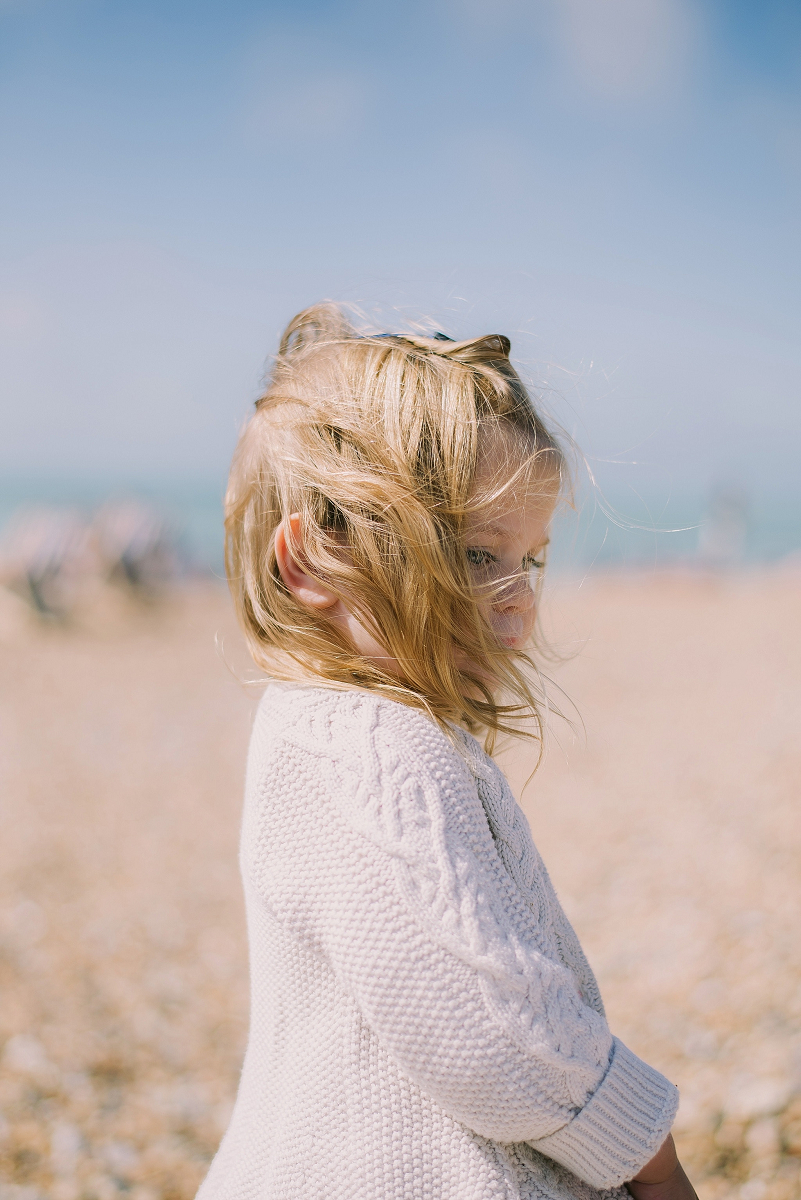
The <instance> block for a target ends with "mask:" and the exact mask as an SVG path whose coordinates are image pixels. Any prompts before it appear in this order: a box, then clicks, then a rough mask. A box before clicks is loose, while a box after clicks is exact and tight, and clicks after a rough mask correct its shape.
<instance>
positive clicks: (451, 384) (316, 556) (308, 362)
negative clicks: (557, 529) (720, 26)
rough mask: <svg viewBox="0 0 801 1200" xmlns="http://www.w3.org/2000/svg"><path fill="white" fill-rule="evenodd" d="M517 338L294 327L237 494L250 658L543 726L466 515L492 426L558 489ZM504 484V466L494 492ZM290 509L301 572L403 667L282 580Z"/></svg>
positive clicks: (244, 452)
mask: <svg viewBox="0 0 801 1200" xmlns="http://www.w3.org/2000/svg"><path fill="white" fill-rule="evenodd" d="M509 349H510V343H509V340H508V338H506V337H503V336H501V335H491V336H489V337H483V338H477V339H474V340H472V341H464V342H455V341H451V340H450V339H448V338H446V337H445V335H442V334H438V335H435V336H433V337H422V336H418V335H417V334H414V333H399V334H364V333H359V332H357V330H356V329H355V328H354V327H353V325H351V324H350V322H349V321H348V320H347V318H346V317H345V315H344V313H343V312H342V310H341V309H340V308H338V307H337V306H335V305H333V304H320V305H316V306H314V307H313V308H308V309H306V310H305V311H304V312H301V313H299V314H298V315H297V316H296V317H295V318H294V320H292V321H291V322H290V323H289V325H288V327H287V329H286V332H285V333H284V336H283V338H282V339H281V344H280V348H279V351H278V355H277V357H276V360H275V363H274V367H273V370H272V374H271V376H270V379H269V383H268V386H267V389H266V391H265V392H264V394H263V395H262V396H261V398H260V399H259V400H258V401H257V402H256V412H255V414H254V415H253V417H252V418H251V420H250V422H249V423H248V425H247V426H246V428H245V430H244V432H243V433H242V436H241V438H240V441H239V445H238V447H237V449H236V453H235V455H234V460H233V465H232V468H231V474H230V480H229V486H228V491H227V494H226V501H225V510H226V517H225V528H226V569H227V574H228V580H229V584H230V588H231V592H232V594H233V598H234V602H235V606H236V610H237V614H238V617H239V620H240V623H241V625H242V627H243V629H244V632H245V635H246V638H247V641H248V643H249V648H250V651H251V654H252V656H253V658H254V660H255V662H256V663H257V665H259V666H260V667H262V668H263V669H265V670H266V671H267V672H268V673H269V674H270V675H272V676H273V677H274V678H279V679H299V678H300V679H308V678H309V677H312V678H313V679H315V681H316V682H318V683H321V684H326V685H328V686H332V687H357V688H366V689H369V690H372V691H378V692H383V693H385V694H387V695H388V696H391V698H392V699H395V700H399V701H401V702H402V703H405V704H408V705H411V706H414V707H417V708H422V709H425V710H426V711H428V712H429V714H430V715H431V716H432V717H434V718H435V719H436V720H437V721H438V722H439V723H440V724H441V725H442V726H443V727H444V728H446V729H447V727H448V725H449V723H457V724H462V725H464V726H466V727H467V728H468V729H473V730H477V729H483V730H484V731H485V733H486V734H487V735H488V741H489V743H490V746H491V743H492V741H493V740H494V736H495V734H497V733H499V732H520V731H521V729H520V725H521V721H523V722H525V720H526V719H528V722H529V724H530V719H531V718H532V717H533V718H534V722H535V727H536V729H537V732H538V735H540V736H541V732H542V722H541V714H540V703H539V699H538V697H539V687H538V685H537V684H536V683H532V682H531V678H530V677H531V671H530V668H531V667H532V666H533V665H534V664H533V663H532V661H531V659H530V658H528V656H526V655H523V654H520V653H515V652H512V651H509V650H508V649H506V648H505V647H503V646H502V645H501V644H500V643H499V642H498V641H497V639H496V638H495V637H493V635H492V633H491V631H490V629H489V627H488V625H487V623H486V621H485V620H484V618H483V617H482V615H481V612H480V609H479V605H478V603H477V599H476V594H475V590H474V588H473V586H472V584H471V580H470V577H469V572H468V564H467V561H466V556H465V551H464V546H463V541H462V530H463V527H464V523H465V518H466V516H467V514H468V513H469V512H470V511H475V507H476V505H477V504H478V503H481V502H482V501H480V500H477V499H476V497H475V496H474V495H473V490H472V489H473V482H474V476H475V473H476V466H477V462H478V458H479V453H480V449H481V447H482V446H484V445H486V442H485V437H486V436H487V435H488V431H489V430H490V429H491V428H495V429H500V430H501V431H506V432H511V433H512V434H513V435H514V441H515V448H516V449H517V448H518V447H519V450H520V454H519V455H518V454H516V455H515V458H516V461H517V464H518V466H517V470H516V472H514V474H515V477H517V476H518V475H519V474H520V472H521V471H524V470H525V471H526V472H527V474H528V476H529V478H530V477H531V473H530V468H531V466H532V465H533V464H536V472H537V475H538V476H539V477H540V478H542V479H544V480H545V482H546V484H547V494H548V495H549V496H550V497H554V496H555V494H556V491H558V489H559V487H560V486H561V472H562V469H563V457H562V454H561V452H560V450H559V448H558V446H557V443H556V441H555V439H554V438H553V436H552V435H551V434H550V433H549V431H548V430H547V428H546V426H545V424H544V422H543V421H542V419H541V417H540V416H539V415H538V413H537V411H536V409H535V407H534V405H533V403H532V401H531V399H530V397H529V395H528V393H527V392H526V389H525V388H524V386H523V384H522V382H521V380H520V378H519V376H518V375H517V373H516V371H515V370H514V368H513V367H512V365H511V363H510V362H509V357H508V356H509ZM554 481H555V482H554ZM508 484H509V473H508V472H507V473H506V474H505V477H504V479H503V480H500V481H498V487H497V488H496V489H495V490H494V491H493V495H497V494H498V493H499V492H500V491H502V490H503V489H504V488H505V487H506V486H508ZM294 513H298V514H299V516H300V542H301V544H302V559H303V568H304V570H305V571H307V572H308V573H309V574H311V575H313V576H315V577H316V578H318V579H320V580H322V581H324V582H325V584H326V586H327V587H328V588H330V589H331V591H332V592H333V593H334V594H336V595H337V596H338V597H339V598H341V599H343V600H344V601H345V603H346V605H347V607H348V608H349V609H350V611H352V612H354V614H355V615H356V616H357V617H358V619H359V620H360V621H361V622H362V624H363V625H365V626H366V627H367V628H368V629H369V630H370V631H371V632H373V635H374V636H375V637H376V639H377V640H378V641H379V642H380V643H381V644H382V645H383V646H384V647H385V648H386V650H387V652H388V654H389V655H391V656H392V657H393V658H394V659H395V660H396V661H397V663H398V664H399V667H400V672H401V678H400V679H399V678H396V677H394V676H393V675H390V674H388V673H386V672H385V671H383V670H382V669H381V668H380V667H379V666H377V665H376V664H375V663H373V662H371V661H370V660H368V659H366V658H364V657H362V656H361V655H359V654H358V653H357V652H356V651H355V650H354V648H353V646H351V645H349V644H348V642H347V641H346V639H345V637H344V635H343V634H342V633H341V632H339V630H338V629H337V628H336V627H335V626H334V624H333V622H331V621H329V620H327V619H326V614H325V610H323V611H319V610H315V611H312V610H311V609H307V608H306V607H304V606H303V605H302V604H300V603H299V602H298V601H297V600H296V599H295V597H294V596H293V595H292V593H291V592H290V591H289V589H288V588H287V587H286V585H285V584H284V582H283V580H282V578H281V574H280V572H279V569H278V564H277V560H276V553H275V533H276V529H277V527H278V525H279V523H280V522H281V521H282V519H284V518H288V517H289V516H290V515H291V514H294ZM288 525H289V522H288V521H287V523H286V526H285V529H286V532H287V537H288V539H290V546H292V543H291V531H290V530H289V528H288ZM343 547H347V553H343ZM294 549H295V552H296V554H299V548H298V547H297V546H295V547H294ZM464 664H470V665H468V666H465V665H464ZM526 667H528V668H529V670H528V671H527V670H525V669H524V668H526ZM487 679H492V680H493V681H495V682H494V683H493V686H492V687H491V688H490V686H488V684H487V682H486V681H487ZM535 691H536V693H537V695H535ZM500 694H503V695H504V696H505V698H506V699H505V702H504V703H501V702H500V701H499V699H498V695H500Z"/></svg>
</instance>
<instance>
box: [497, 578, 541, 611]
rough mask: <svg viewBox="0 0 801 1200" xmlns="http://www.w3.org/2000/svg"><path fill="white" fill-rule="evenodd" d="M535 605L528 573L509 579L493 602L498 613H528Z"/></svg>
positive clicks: (535, 598) (535, 599) (535, 600)
mask: <svg viewBox="0 0 801 1200" xmlns="http://www.w3.org/2000/svg"><path fill="white" fill-rule="evenodd" d="M536 603H537V597H536V596H535V595H534V591H533V589H532V587H531V581H530V578H529V574H528V572H526V573H525V574H520V575H517V576H516V577H515V578H514V579H510V580H509V581H508V583H507V584H506V586H505V587H504V588H503V591H502V592H501V593H500V595H499V596H498V599H497V600H496V602H495V606H494V607H495V608H496V609H497V610H498V612H506V613H524V612H530V611H531V609H532V608H533V607H534V605H535V604H536Z"/></svg>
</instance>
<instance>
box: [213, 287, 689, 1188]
mask: <svg viewBox="0 0 801 1200" xmlns="http://www.w3.org/2000/svg"><path fill="white" fill-rule="evenodd" d="M508 355H509V341H508V340H507V339H506V338H505V337H500V336H491V337H484V338H479V339H477V340H475V341H469V342H453V341H451V340H450V339H448V338H446V337H445V336H444V335H442V334H437V335H435V336H434V337H433V338H424V337H418V336H417V335H414V334H397V335H396V334H381V335H379V336H369V335H367V336H362V335H359V334H358V333H357V332H356V331H355V330H354V329H353V328H352V326H350V325H349V324H348V323H347V321H346V320H345V318H344V316H343V315H342V313H341V312H340V311H339V310H338V309H336V308H334V307H333V306H327V305H321V306H318V307H315V308H311V309H308V310H307V311H306V312H303V313H301V314H300V315H299V316H297V317H296V318H295V319H294V320H293V321H292V322H291V324H290V325H289V327H288V329H287V331H286V333H285V335H284V338H283V340H282V342H281V347H280V350H279V353H278V358H277V361H276V364H275V369H274V371H273V375H272V378H271V381H270V384H269V387H268V388H267V391H266V393H265V394H264V396H263V397H262V398H261V400H259V401H258V403H257V406H256V413H255V415H254V417H253V419H252V420H251V422H250V424H249V425H248V427H247V428H246V430H245V432H244V434H243V435H242V439H241V441H240V444H239V447H238V449H237V452H236V457H235V460H234V465H233V469H232V472H231V481H230V487H229V491H228V497H227V517H226V529H227V537H228V546H227V553H228V572H229V579H230V584H231V589H232V591H233V595H234V600H235V603H236V607H237V611H238V614H239V618H240V621H241V623H242V626H243V628H244V630H245V633H246V636H247V639H248V642H249V644H250V649H251V651H252V654H253V657H254V659H255V661H256V662H257V663H258V664H259V666H261V667H263V668H264V669H265V670H266V671H267V673H268V674H269V676H270V678H271V682H270V683H269V685H268V687H267V689H266V691H265V693H264V697H263V699H262V702H261V704H260V707H259V711H258V715H257V718H256V722H255V726H254V730H253V737H252V742H251V750H250V757H249V762H248V775H247V783H246V802H245V814H244V823H243V830H242V852H241V863H242V872H243V876H244V885H245V894H246V900H247V914H248V928H249V935H250V948H251V978H252V994H251V1009H252V1011H251V1029H250V1040H249V1043H248V1048H247V1054H246V1057H245V1063H244V1068H243V1072H242V1079H241V1083H240V1088H239V1095H238V1098H237V1102H236V1106H235V1109H234V1113H233V1117H232V1119H231V1124H230V1127H229V1129H228V1132H227V1133H226V1135H225V1138H224V1140H223V1142H222V1145H221V1147H220V1150H219V1153H218V1154H217V1157H216V1158H215V1160H214V1162H213V1164H212V1166H211V1170H210V1172H209V1175H208V1177H207V1178H206V1181H205V1182H204V1184H203V1186H202V1187H201V1189H200V1193H199V1200H201V1198H202V1200H279V1198H280V1200H328V1198H332V1200H333V1198H342V1200H415V1198H417V1197H420V1198H423V1197H426V1198H431V1200H489V1198H490V1197H509V1198H511V1197H515V1198H519V1200H524V1198H526V1200H534V1198H535V1197H537V1198H549V1200H563V1198H565V1200H566V1198H568V1197H575V1198H582V1200H590V1198H592V1197H596V1196H598V1195H599V1193H603V1194H605V1195H608V1196H611V1195H625V1190H624V1186H623V1185H627V1186H628V1189H629V1191H630V1192H631V1193H633V1194H634V1196H635V1197H636V1198H637V1200H646V1198H649V1200H650V1198H653V1200H689V1198H691V1197H692V1196H693V1195H694V1193H693V1191H692V1188H691V1187H690V1185H689V1183H688V1181H687V1178H686V1176H685V1175H684V1173H683V1171H682V1169H681V1167H680V1166H679V1164H678V1160H677V1158H676V1154H675V1150H674V1148H673V1142H672V1139H671V1138H670V1127H671V1124H672V1122H673V1118H674V1115H675V1112H676V1104H677V1094H676V1089H675V1088H674V1087H673V1085H672V1084H670V1083H669V1082H668V1081H667V1080H666V1079H665V1078H664V1077H663V1076H662V1075H660V1074H659V1072H658V1071H655V1070H654V1069H653V1068H652V1067H650V1066H648V1065H647V1064H646V1063H644V1062H643V1061H642V1060H641V1059H639V1058H637V1056H636V1055H635V1054H633V1053H632V1052H631V1051H630V1050H628V1049H627V1048H626V1047H625V1046H624V1045H623V1044H622V1043H621V1042H619V1041H618V1040H617V1039H616V1038H614V1037H613V1036H612V1034H611V1033H610V1031H609V1028H608V1026H607V1023H606V1018H605V1016H604V1009H603V1004H602V1002H601V997H600V995H599V992H598V987H597V985H596V982H595V979H594V978H593V974H592V971H591V970H590V967H589V965H588V963H587V960H586V959H585V957H584V955H583V953H582V950H581V947H580V946H579V943H578V940H577V939H576V936H575V934H574V932H573V930H572V929H571V927H570V925H569V923H568V921H567V919H566V917H565V915H564V913H563V912H562V910H561V908H560V906H559V902H558V900H557V898H556V895H555V893H554V890H553V887H552V885H551V882H550V880H549V878H548V875H547V872H546V870H545V867H544V866H543V864H542V861H541V860H540V857H539V855H538V853H537V851H536V849H535V848H534V845H533V844H532V841H531V836H530V834H529V830H528V826H527V824H526V821H525V818H524V817H523V814H522V813H521V811H520V809H519V808H518V806H517V804H516V803H515V801H514V799H513V797H512V794H511V792H510V790H509V786H508V784H507V782H506V780H505V779H504V777H503V775H502V774H501V772H500V770H499V769H498V767H497V766H496V765H495V763H494V762H493V760H492V759H491V758H490V757H489V755H488V753H486V752H485V750H484V749H483V748H482V742H481V741H479V740H477V739H476V736H475V735H479V736H480V737H481V739H482V740H483V742H484V744H485V745H486V746H488V747H489V748H490V749H491V747H492V744H493V739H494V738H495V736H496V735H497V734H498V733H500V732H514V731H520V729H521V723H524V722H526V721H527V722H528V725H529V728H530V727H531V725H532V722H533V725H534V728H535V729H536V730H537V736H538V738H539V737H540V736H541V732H542V731H541V725H540V717H539V708H538V700H537V693H536V691H535V689H534V687H533V685H532V682H531V680H532V678H536V672H535V671H533V670H532V668H533V667H534V664H533V662H532V660H531V659H530V658H529V651H530V649H531V641H532V635H533V628H534V621H535V616H536V604H537V592H538V584H539V580H540V577H541V574H542V570H543V564H544V554H545V547H546V545H547V542H548V528H549V524H550V520H551V517H552V514H553V511H554V506H555V504H556V501H557V498H558V495H559V491H560V486H561V481H562V474H563V466H562V457H561V454H560V451H559V448H558V446H557V443H556V441H555V440H554V438H553V437H552V436H551V435H550V434H549V432H548V430H547V429H546V427H545V425H544V423H543V421H542V420H541V418H540V417H539V415H538V414H537V411H536V409H535V407H534V404H533V403H532V401H531V399H530V397H529V396H528V394H527V393H526V390H525V388H524V387H523V385H522V383H521V381H520V379H519V378H518V376H517V374H516V373H515V371H514V369H513V368H512V366H511V364H510V362H509V357H508ZM523 732H525V731H523ZM529 736H531V734H530V733H529Z"/></svg>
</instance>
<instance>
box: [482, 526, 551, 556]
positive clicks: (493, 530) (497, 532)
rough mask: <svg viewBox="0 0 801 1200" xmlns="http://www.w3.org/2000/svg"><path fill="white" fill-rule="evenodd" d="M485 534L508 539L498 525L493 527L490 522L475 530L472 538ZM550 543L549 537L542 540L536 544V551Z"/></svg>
mask: <svg viewBox="0 0 801 1200" xmlns="http://www.w3.org/2000/svg"><path fill="white" fill-rule="evenodd" d="M485 534H491V535H492V536H494V537H499V538H505V537H508V533H507V531H506V530H505V529H502V528H501V527H500V525H494V524H493V523H492V522H491V521H488V522H487V524H486V525H482V526H481V528H480V529H477V530H476V531H475V534H474V536H475V537H477V538H481V537H484V536H485ZM550 542H551V539H550V538H549V537H546V538H543V540H542V541H541V542H538V543H537V546H536V549H537V550H542V549H543V548H544V547H545V546H548V545H550Z"/></svg>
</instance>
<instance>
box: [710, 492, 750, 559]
mask: <svg viewBox="0 0 801 1200" xmlns="http://www.w3.org/2000/svg"><path fill="white" fill-rule="evenodd" d="M749 507H750V506H749V500H748V493H747V492H746V491H745V490H744V489H743V488H738V487H731V486H726V485H723V484H721V485H719V486H717V487H716V488H714V489H713V491H712V494H711V495H710V497H709V505H708V507H707V511H706V514H705V516H704V518H703V520H702V522H701V527H700V529H699V532H698V558H699V560H700V562H701V563H702V564H703V565H704V566H707V567H711V568H713V569H715V568H717V569H723V568H726V567H737V566H739V565H740V564H741V563H742V562H743V559H744V557H745V548H746V537H747V534H748V516H749Z"/></svg>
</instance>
